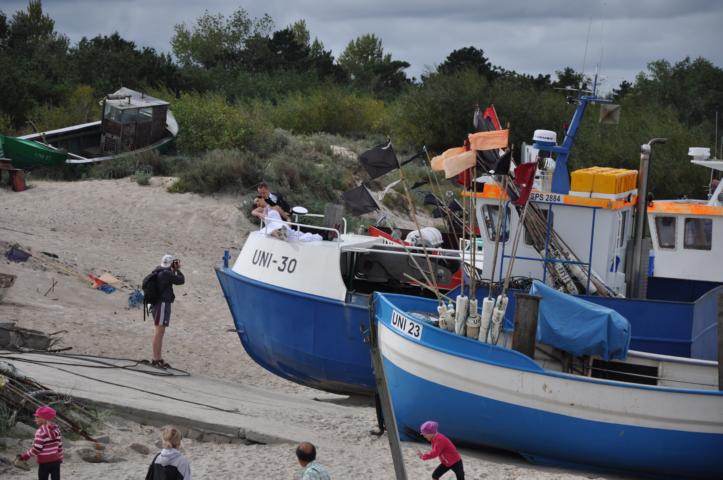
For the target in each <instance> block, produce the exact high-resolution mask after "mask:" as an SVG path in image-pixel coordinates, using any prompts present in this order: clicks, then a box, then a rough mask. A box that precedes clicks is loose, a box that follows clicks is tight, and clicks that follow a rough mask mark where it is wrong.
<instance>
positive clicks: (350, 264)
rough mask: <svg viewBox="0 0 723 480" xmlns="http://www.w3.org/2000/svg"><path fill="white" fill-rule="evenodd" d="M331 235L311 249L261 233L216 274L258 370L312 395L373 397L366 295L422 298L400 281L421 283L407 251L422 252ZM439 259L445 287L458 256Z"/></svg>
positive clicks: (442, 254)
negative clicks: (379, 292) (391, 292)
mask: <svg viewBox="0 0 723 480" xmlns="http://www.w3.org/2000/svg"><path fill="white" fill-rule="evenodd" d="M291 225H294V226H299V227H301V228H305V227H309V228H317V229H318V228H319V227H310V226H308V225H307V226H303V225H301V224H298V223H292V224H291ZM332 230H334V234H335V235H334V236H335V237H336V239H335V240H334V241H312V242H296V241H282V240H278V239H276V238H274V237H272V236H269V235H267V234H266V233H265V231H264V229H263V228H262V229H261V230H259V231H255V232H251V233H250V234H249V236H248V238H247V239H246V243H245V244H244V247H243V249H242V250H241V253H240V254H239V256H238V258H237V259H236V261H235V263H234V264H233V266H230V265H229V264H228V258H226V259H225V263H224V265H223V266H221V267H219V268H217V269H216V274H217V276H218V279H219V282H220V283H221V288H222V289H223V293H224V296H225V297H226V301H227V302H228V304H229V308H230V309H231V313H232V315H233V319H234V323H235V326H236V330H237V332H238V335H239V338H240V340H241V343H242V345H243V347H244V348H245V349H246V352H247V353H248V354H249V356H250V357H251V358H252V359H254V361H256V363H258V364H259V365H261V366H262V367H264V368H266V369H267V370H269V371H271V372H272V373H274V374H276V375H279V376H281V377H283V378H286V379H288V380H291V381H294V382H296V383H300V384H302V385H306V386H309V387H313V388H318V389H321V390H326V391H330V392H339V393H361V394H370V393H372V392H374V391H375V389H376V387H375V381H374V372H373V370H372V364H371V359H370V357H369V347H368V345H366V344H365V343H364V341H363V332H365V331H366V330H368V328H369V309H368V302H369V294H370V293H371V292H372V291H373V290H375V289H377V288H381V289H384V288H391V287H390V282H391V283H394V284H398V285H396V286H395V288H396V290H397V291H409V292H411V291H414V292H419V287H416V289H415V288H414V287H413V286H412V285H410V284H405V283H404V282H405V281H406V280H407V279H406V278H405V277H404V274H405V273H406V274H407V275H412V276H419V274H418V270H416V269H415V268H414V265H412V264H410V262H409V259H408V257H407V251H408V250H409V249H411V250H412V251H416V252H419V250H418V249H417V250H415V248H414V247H402V246H399V245H394V244H392V243H391V242H389V241H386V240H385V239H384V238H382V237H373V236H368V235H356V234H348V233H345V232H344V230H341V231H338V230H336V229H332ZM436 254H437V256H436V258H435V262H434V263H435V271H436V272H437V280H438V281H439V282H440V283H445V282H449V280H450V279H451V276H452V274H453V272H455V271H456V270H458V268H459V264H460V255H459V252H458V251H454V250H443V249H437V251H436ZM414 255H416V256H418V257H419V258H423V254H422V253H415V254H414ZM419 261H420V262H422V261H423V260H421V259H420V260H419ZM392 274H393V275H394V277H393V278H392V277H390V275H392Z"/></svg>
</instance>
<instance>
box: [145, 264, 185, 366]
mask: <svg viewBox="0 0 723 480" xmlns="http://www.w3.org/2000/svg"><path fill="white" fill-rule="evenodd" d="M155 271H157V272H158V276H157V280H156V282H157V285H158V294H159V295H158V300H159V301H158V302H156V303H154V304H153V305H152V306H151V312H152V314H153V324H154V325H155V326H156V333H155V335H154V336H153V359H152V361H151V365H153V366H155V367H160V368H169V367H170V365H169V364H168V363H166V362H165V361H164V360H163V358H162V355H161V352H162V350H163V335H164V334H165V333H166V327H167V326H168V324H169V323H170V321H171V304H172V303H173V301H174V300H175V299H176V296H175V295H174V293H173V286H174V285H183V284H184V282H185V281H186V279H185V278H184V276H183V273H181V261H180V260H178V259H176V258H173V256H172V255H164V256H163V258H162V259H161V265H160V266H159V267H158V268H156V270H155Z"/></svg>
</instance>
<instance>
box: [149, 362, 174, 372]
mask: <svg viewBox="0 0 723 480" xmlns="http://www.w3.org/2000/svg"><path fill="white" fill-rule="evenodd" d="M151 366H152V367H156V368H162V369H164V370H165V369H167V368H171V365H170V364H169V363H166V362H165V361H163V360H153V361H152V362H151Z"/></svg>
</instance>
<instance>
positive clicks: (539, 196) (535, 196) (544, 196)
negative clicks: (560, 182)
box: [530, 192, 562, 203]
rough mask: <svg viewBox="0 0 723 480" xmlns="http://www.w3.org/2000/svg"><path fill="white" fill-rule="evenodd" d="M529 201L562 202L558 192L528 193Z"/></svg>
mask: <svg viewBox="0 0 723 480" xmlns="http://www.w3.org/2000/svg"><path fill="white" fill-rule="evenodd" d="M530 201H531V202H547V203H562V195H560V194H559V193H540V192H532V193H530Z"/></svg>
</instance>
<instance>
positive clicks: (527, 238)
mask: <svg viewBox="0 0 723 480" xmlns="http://www.w3.org/2000/svg"><path fill="white" fill-rule="evenodd" d="M548 212H549V214H550V225H549V231H550V232H552V229H553V228H554V225H553V224H554V223H555V214H554V213H552V212H551V211H550V210H549V209H547V210H543V209H540V213H541V214H542V218H543V219H544V220H545V232H547V231H548V225H547V215H548ZM528 216H529V215H528ZM545 235H547V233H545ZM533 240H534V237H533V235H532V234H531V233H530V232H529V231H527V226H526V225H525V244H526V245H534V243H533ZM542 241H543V242H544V241H545V240H544V239H542ZM543 245H544V243H543Z"/></svg>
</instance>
